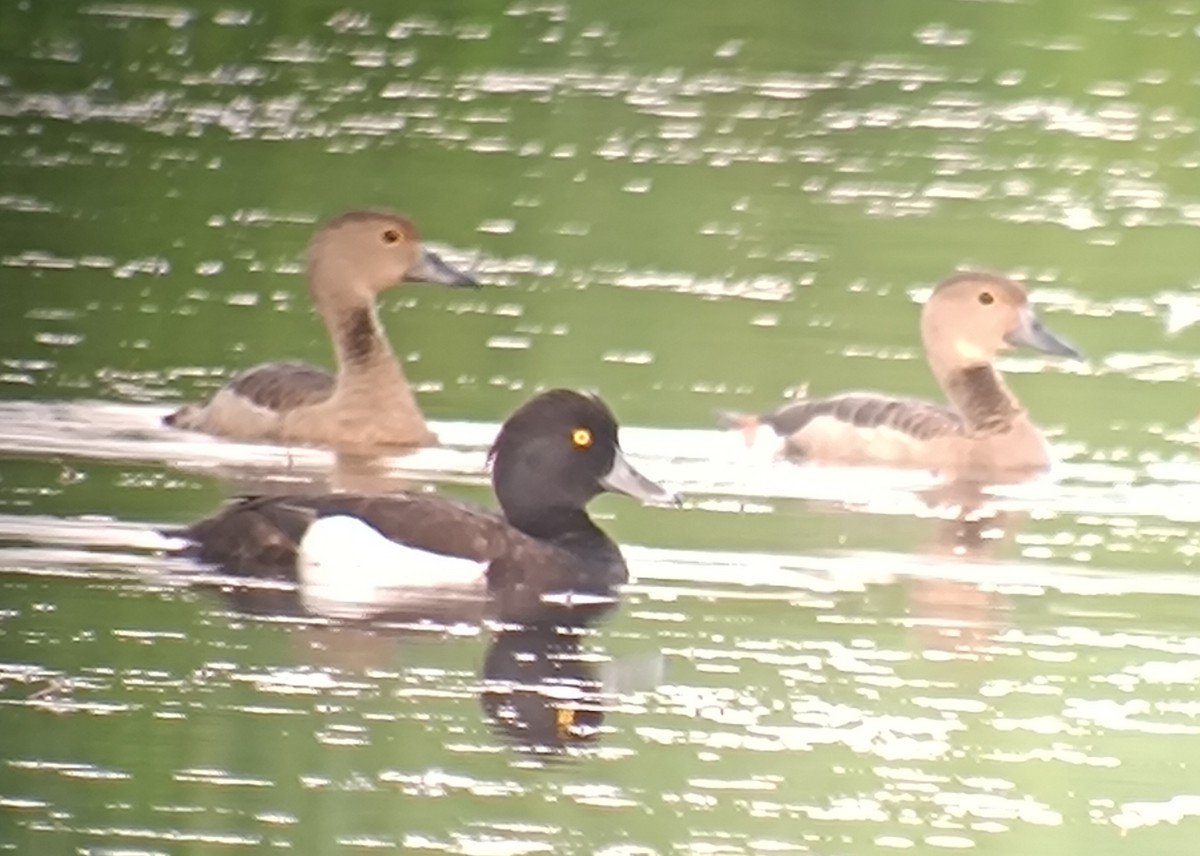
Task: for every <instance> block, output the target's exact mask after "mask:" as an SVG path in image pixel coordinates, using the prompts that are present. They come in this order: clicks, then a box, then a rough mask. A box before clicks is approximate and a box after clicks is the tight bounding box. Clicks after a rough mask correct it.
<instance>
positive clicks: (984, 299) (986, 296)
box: [979, 291, 996, 306]
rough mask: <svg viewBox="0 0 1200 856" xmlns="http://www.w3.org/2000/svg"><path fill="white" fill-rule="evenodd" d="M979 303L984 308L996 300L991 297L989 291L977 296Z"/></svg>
mask: <svg viewBox="0 0 1200 856" xmlns="http://www.w3.org/2000/svg"><path fill="white" fill-rule="evenodd" d="M979 302H980V303H982V304H983V305H984V306H991V305H992V304H993V303H995V302H996V298H994V297H992V293H991V292H990V291H985V292H983V293H982V294H980V295H979Z"/></svg>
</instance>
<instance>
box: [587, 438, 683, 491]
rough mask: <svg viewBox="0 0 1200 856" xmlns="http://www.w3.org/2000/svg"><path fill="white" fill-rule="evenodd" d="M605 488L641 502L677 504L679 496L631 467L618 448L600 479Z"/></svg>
mask: <svg viewBox="0 0 1200 856" xmlns="http://www.w3.org/2000/svg"><path fill="white" fill-rule="evenodd" d="M600 484H601V485H603V486H604V489H605V490H608V491H612V492H613V493H623V494H625V495H626V496H632V497H633V498H634V499H640V500H641V501H642V502H659V503H664V504H666V505H679V504H680V503H679V497H678V496H676V495H675V494H673V493H671V491H669V490H667V489H666V488H665V487H663V486H662V485H660V484H658V483H657V482H652V481H650V479H648V478H646V477H645V476H644V475H642V474H641V473H639V472H638V471H637V470H635V469H634V468H633V465H632V464H631V463H629V461H628V459H626V457H625V455H624V453H622V452H621V450H620V449H617V450H616V456H615V457H614V458H613V463H612V467H611V468H610V469H609V471H608V472H607V473H606V474H605V475H604V476H603V477H602V478H601V479H600Z"/></svg>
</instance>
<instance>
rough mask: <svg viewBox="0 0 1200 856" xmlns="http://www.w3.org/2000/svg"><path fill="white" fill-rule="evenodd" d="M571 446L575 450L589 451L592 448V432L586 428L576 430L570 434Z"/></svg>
mask: <svg viewBox="0 0 1200 856" xmlns="http://www.w3.org/2000/svg"><path fill="white" fill-rule="evenodd" d="M571 445H573V446H574V447H575V448H576V449H590V448H591V447H592V432H591V431H589V430H588V429H586V428H576V429H575V430H574V431H572V432H571Z"/></svg>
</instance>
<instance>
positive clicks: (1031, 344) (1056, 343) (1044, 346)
mask: <svg viewBox="0 0 1200 856" xmlns="http://www.w3.org/2000/svg"><path fill="white" fill-rule="evenodd" d="M1004 341H1006V342H1007V343H1008V344H1010V345H1013V346H1014V347H1025V348H1033V349H1034V350H1035V351H1041V352H1042V353H1044V354H1054V355H1055V356H1058V357H1070V358H1071V359H1075V360H1082V359H1083V354H1082V353H1080V351H1079V349H1078V348H1076V347H1075V346H1074V345H1072V344H1071V343H1070V342H1068V341H1066V340H1065V339H1062V338H1059V336H1058V335H1057V334H1055V333H1053V332H1051V331H1050V329H1049V328H1047V327H1046V326H1045V325H1044V324H1042V320H1041V319H1040V318H1038V317H1037V313H1036V312H1034V311H1033V307H1031V306H1024V307H1022V309H1021V320H1020V323H1019V325H1018V326H1017V329H1015V330H1013V331H1012V332H1010V333H1009V334H1008V335H1007V336H1005V337H1004Z"/></svg>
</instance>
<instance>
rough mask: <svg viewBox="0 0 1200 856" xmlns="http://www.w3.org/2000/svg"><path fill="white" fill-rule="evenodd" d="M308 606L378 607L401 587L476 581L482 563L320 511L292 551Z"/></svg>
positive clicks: (318, 610)
mask: <svg viewBox="0 0 1200 856" xmlns="http://www.w3.org/2000/svg"><path fill="white" fill-rule="evenodd" d="M296 568H297V570H298V571H299V575H300V596H301V598H302V599H303V600H304V605H305V606H306V607H307V608H308V610H309V611H310V612H313V613H315V614H317V615H326V616H330V617H339V618H348V617H364V616H367V615H370V614H372V613H378V612H384V611H387V609H388V608H389V607H390V606H393V605H394V604H395V598H396V595H397V594H398V593H402V591H409V592H412V591H424V592H428V591H430V590H434V589H451V588H465V587H477V586H481V585H483V583H484V573H485V572H486V570H487V564H486V563H483V562H476V561H474V560H472V559H463V558H459V557H457V556H443V555H440V554H438V553H431V552H429V551H428V550H421V549H418V548H416V547H410V546H408V545H407V544H398V543H396V542H395V541H390V540H388V539H387V538H386V537H384V535H383V534H381V533H380V532H379V530H377V529H374V528H372V527H371V526H369V525H368V524H366V523H364V522H363V521H362V520H360V519H358V518H357V517H350V516H348V515H337V516H333V517H322V518H321V519H319V520H317V521H316V522H315V523H313V525H312V526H310V527H308V531H307V532H305V533H304V537H303V538H302V539H301V540H300V547H299V549H298V550H297V553H296Z"/></svg>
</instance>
